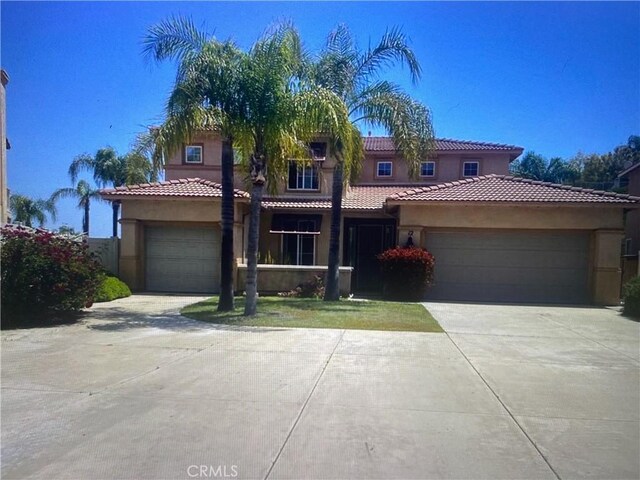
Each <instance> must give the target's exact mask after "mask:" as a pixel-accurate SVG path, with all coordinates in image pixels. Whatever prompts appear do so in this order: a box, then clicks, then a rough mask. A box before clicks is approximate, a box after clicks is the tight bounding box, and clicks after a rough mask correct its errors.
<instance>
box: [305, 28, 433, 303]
mask: <svg viewBox="0 0 640 480" xmlns="http://www.w3.org/2000/svg"><path fill="white" fill-rule="evenodd" d="M396 64H400V65H401V66H404V65H406V66H407V67H408V70H409V75H410V77H411V80H412V81H413V82H414V83H416V82H417V81H418V80H419V78H420V75H421V69H420V64H419V63H418V60H417V58H416V56H415V54H414V53H413V51H412V50H411V48H410V47H409V46H408V40H407V38H406V36H405V35H404V34H403V33H402V32H401V31H400V30H399V29H397V28H393V29H391V30H388V31H387V32H386V33H385V34H384V35H383V37H382V39H381V40H380V42H379V43H378V44H377V45H376V46H375V47H373V48H371V47H369V48H368V49H367V50H365V51H361V50H359V49H358V48H357V46H356V44H355V42H354V39H353V37H352V35H351V33H350V32H349V30H348V28H347V27H346V26H344V25H339V26H338V27H337V28H336V29H335V30H334V31H333V32H331V33H330V34H329V36H328V37H327V43H326V46H325V48H324V50H323V51H322V52H321V54H320V56H319V58H318V59H317V60H316V61H315V62H314V63H313V65H311V67H310V68H309V70H308V72H307V74H308V75H309V76H310V78H311V80H312V81H313V82H315V83H316V84H318V85H320V86H322V87H325V88H327V89H329V90H331V91H332V92H334V93H335V94H336V95H338V96H339V97H340V98H341V99H342V100H343V101H344V102H345V104H346V105H347V109H348V112H349V117H350V118H351V120H352V122H353V126H354V128H356V125H359V124H363V125H365V126H368V127H383V128H384V129H385V130H386V131H387V132H388V133H389V134H390V135H391V137H393V140H394V143H395V145H396V149H397V151H398V153H399V154H400V155H401V156H402V158H403V159H404V160H405V162H406V163H407V165H408V169H409V174H410V175H411V176H416V175H417V174H418V172H419V168H420V162H421V161H422V160H424V159H425V158H426V157H427V156H428V155H429V152H430V151H431V150H432V148H433V142H434V138H433V137H434V135H433V127H432V124H431V114H430V111H429V109H428V108H427V107H426V106H424V105H422V104H421V103H420V102H418V101H416V100H414V99H412V98H411V97H410V96H409V95H408V94H407V93H405V92H404V91H403V90H402V89H401V88H400V87H399V86H398V85H395V84H393V83H390V82H388V81H384V80H380V75H381V74H382V73H383V71H384V69H385V68H388V67H392V66H394V65H396ZM363 156H364V151H363V148H362V142H360V144H359V152H358V154H357V155H351V156H350V157H349V156H344V155H343V154H342V152H340V151H337V152H336V160H337V162H336V166H335V169H334V175H333V185H332V188H333V190H332V194H331V234H330V241H329V265H328V272H327V284H326V289H325V296H324V300H329V301H335V300H338V299H339V297H340V290H339V276H338V267H339V264H340V242H339V240H340V230H341V215H342V190H343V184H344V179H349V178H350V177H354V176H355V174H356V173H357V171H358V169H359V167H360V163H361V160H362V158H363Z"/></svg>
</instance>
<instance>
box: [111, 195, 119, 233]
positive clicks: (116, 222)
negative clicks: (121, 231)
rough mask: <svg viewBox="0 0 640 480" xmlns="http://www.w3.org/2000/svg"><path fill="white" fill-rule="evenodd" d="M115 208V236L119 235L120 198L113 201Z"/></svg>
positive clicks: (112, 206) (112, 204)
mask: <svg viewBox="0 0 640 480" xmlns="http://www.w3.org/2000/svg"><path fill="white" fill-rule="evenodd" d="M111 208H113V235H112V236H113V237H117V236H118V212H119V211H120V202H119V201H118V200H116V201H114V202H111Z"/></svg>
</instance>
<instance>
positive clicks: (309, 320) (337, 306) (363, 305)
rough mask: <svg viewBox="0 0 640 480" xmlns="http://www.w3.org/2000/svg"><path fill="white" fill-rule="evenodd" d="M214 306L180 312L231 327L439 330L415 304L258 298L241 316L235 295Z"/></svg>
mask: <svg viewBox="0 0 640 480" xmlns="http://www.w3.org/2000/svg"><path fill="white" fill-rule="evenodd" d="M217 306H218V298H217V297H213V298H210V299H208V300H205V301H204V302H199V303H194V304H192V305H187V306H186V307H184V308H183V309H182V310H181V311H180V313H181V314H182V315H184V316H185V317H189V318H193V319H195V320H200V321H203V322H209V323H217V324H222V325H234V326H251V327H294V328H295V327H297V328H301V327H302V328H340V329H342V328H345V329H355V330H395V331H408V332H442V331H443V330H442V328H441V327H440V325H439V324H438V322H437V321H436V320H435V319H434V318H433V317H432V316H431V314H430V313H429V311H428V310H427V309H426V308H424V307H423V306H422V305H420V304H417V303H403V302H386V301H374V300H370V301H353V300H340V301H339V302H324V301H322V300H320V299H310V298H283V297H260V298H259V300H258V313H257V314H256V315H254V316H253V317H245V316H243V315H242V313H243V311H244V298H243V297H238V298H236V308H235V310H234V311H232V312H218V311H217V310H216V308H217Z"/></svg>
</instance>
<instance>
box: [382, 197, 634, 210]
mask: <svg viewBox="0 0 640 480" xmlns="http://www.w3.org/2000/svg"><path fill="white" fill-rule="evenodd" d="M386 204H387V205H388V206H403V205H457V206H461V205H476V206H493V207H499V206H507V205H508V206H526V207H577V208H580V207H591V208H593V207H594V206H596V207H610V208H640V202H558V201H553V202H532V201H526V202H521V201H517V200H496V201H487V200H408V199H407V200H402V199H387V202H386Z"/></svg>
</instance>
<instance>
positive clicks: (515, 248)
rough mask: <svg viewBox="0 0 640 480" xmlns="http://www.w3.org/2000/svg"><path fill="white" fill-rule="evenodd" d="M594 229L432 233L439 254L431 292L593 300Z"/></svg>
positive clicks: (478, 297)
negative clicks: (591, 258) (591, 256)
mask: <svg viewBox="0 0 640 480" xmlns="http://www.w3.org/2000/svg"><path fill="white" fill-rule="evenodd" d="M589 238H590V236H589V233H588V232H540V231H512V230H511V231H506V230H477V231H474V230H465V231H462V230H461V231H448V232H437V231H436V232H427V237H426V246H427V249H428V250H429V251H430V252H431V253H432V254H433V255H434V257H435V272H434V282H435V284H434V285H433V287H432V288H431V289H430V290H429V294H428V297H429V298H432V299H437V300H463V301H480V302H481V301H487V302H518V303H527V302H530V303H569V304H571V303H588V301H589V283H588V282H589V280H588V278H589V275H588V268H589Z"/></svg>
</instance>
